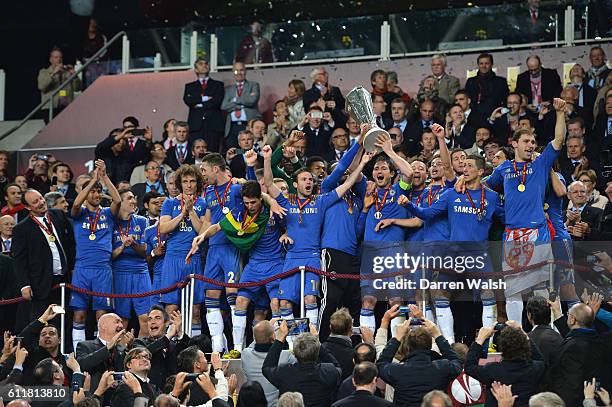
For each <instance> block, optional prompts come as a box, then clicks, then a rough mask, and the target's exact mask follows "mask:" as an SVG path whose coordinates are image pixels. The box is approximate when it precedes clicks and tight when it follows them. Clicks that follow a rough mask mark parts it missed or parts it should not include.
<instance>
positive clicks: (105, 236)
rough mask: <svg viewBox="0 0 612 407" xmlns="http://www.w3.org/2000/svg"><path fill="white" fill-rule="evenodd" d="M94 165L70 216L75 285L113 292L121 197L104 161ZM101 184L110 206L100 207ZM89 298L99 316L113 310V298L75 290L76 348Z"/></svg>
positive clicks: (83, 334)
mask: <svg viewBox="0 0 612 407" xmlns="http://www.w3.org/2000/svg"><path fill="white" fill-rule="evenodd" d="M95 166H96V169H95V170H94V171H93V177H92V179H91V180H89V181H87V182H86V183H85V184H84V186H83V189H82V190H81V192H79V194H78V195H77V197H76V198H75V199H74V203H73V204H72V210H71V215H72V219H73V228H74V238H75V241H76V263H75V265H74V272H73V274H72V285H74V286H75V287H79V288H83V289H85V290H89V291H98V292H103V293H110V292H111V291H112V285H113V284H112V279H113V271H112V268H111V253H112V237H113V229H114V226H115V217H116V215H117V213H118V212H119V207H120V205H121V197H120V196H119V192H117V188H115V186H114V185H113V183H112V182H111V180H110V179H109V178H108V175H107V174H106V164H105V163H104V161H102V160H96V162H95ZM102 186H105V187H106V189H107V190H108V191H109V193H110V195H111V198H112V200H113V201H112V203H111V206H110V207H109V208H102V207H101V206H100V202H101V201H102ZM90 300H92V309H93V310H94V311H95V312H96V318H97V319H99V318H100V317H101V316H102V315H103V314H104V313H106V312H107V311H111V310H112V309H113V307H112V304H111V300H110V298H105V297H93V299H91V298H90V296H89V295H86V294H81V293H78V292H76V291H73V292H72V294H71V297H70V306H71V307H72V308H73V309H74V319H73V322H72V343H73V349H76V344H77V343H78V342H81V341H84V340H85V321H86V320H87V310H88V308H89V301H90Z"/></svg>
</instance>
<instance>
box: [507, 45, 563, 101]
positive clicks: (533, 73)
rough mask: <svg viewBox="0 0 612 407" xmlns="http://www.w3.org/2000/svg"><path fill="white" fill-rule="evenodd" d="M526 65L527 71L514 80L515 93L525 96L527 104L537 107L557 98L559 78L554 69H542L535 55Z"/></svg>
mask: <svg viewBox="0 0 612 407" xmlns="http://www.w3.org/2000/svg"><path fill="white" fill-rule="evenodd" d="M526 65H527V71H525V72H523V73H521V74H520V75H519V76H518V78H517V80H516V92H517V93H521V94H523V95H525V96H527V103H529V104H531V105H536V106H537V105H539V104H541V103H542V102H552V100H553V99H554V98H557V97H559V95H560V94H561V78H560V77H559V74H558V73H557V71H556V70H555V69H548V68H543V67H542V61H541V60H540V57H539V56H537V55H531V56H529V57H528V58H527V61H526Z"/></svg>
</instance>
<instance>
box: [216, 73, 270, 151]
mask: <svg viewBox="0 0 612 407" xmlns="http://www.w3.org/2000/svg"><path fill="white" fill-rule="evenodd" d="M234 80H235V83H234V84H233V85H230V86H228V87H227V88H226V90H225V96H224V97H223V103H222V104H221V109H223V110H225V111H226V112H227V113H228V114H227V121H226V123H225V143H226V148H228V149H229V148H232V147H237V146H238V133H240V132H241V131H242V130H245V129H246V126H247V123H248V121H249V120H251V119H254V118H256V117H261V113H259V110H258V109H257V104H258V103H259V83H257V82H251V81H247V79H246V67H245V65H244V63H242V62H235V63H234Z"/></svg>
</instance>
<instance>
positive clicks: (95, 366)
mask: <svg viewBox="0 0 612 407" xmlns="http://www.w3.org/2000/svg"><path fill="white" fill-rule="evenodd" d="M133 340H134V335H133V334H132V333H131V332H126V331H125V330H124V329H123V321H122V320H121V317H120V316H119V315H117V314H104V315H102V316H101V317H100V319H99V320H98V337H97V338H96V339H93V340H89V341H81V342H79V343H78V344H77V347H76V351H75V356H76V359H77V362H79V365H81V369H82V370H83V371H84V372H88V373H89V374H90V375H91V388H96V387H98V383H99V382H100V378H101V377H102V373H104V372H105V371H106V370H113V371H115V372H122V371H123V370H124V364H123V360H124V357H125V349H126V348H127V347H128V346H129V345H131V343H132V341H133Z"/></svg>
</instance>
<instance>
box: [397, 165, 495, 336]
mask: <svg viewBox="0 0 612 407" xmlns="http://www.w3.org/2000/svg"><path fill="white" fill-rule="evenodd" d="M484 168H485V161H484V159H483V158H482V157H480V156H477V155H471V156H468V158H467V159H466V160H465V165H464V167H463V179H464V182H465V186H466V190H465V193H464V194H460V193H459V192H457V191H455V190H454V189H453V188H449V189H447V190H446V191H445V192H444V193H442V195H440V198H439V199H438V200H437V201H435V202H433V203H432V205H431V206H429V207H427V208H422V207H419V206H417V205H415V204H414V203H413V202H412V201H411V200H410V199H408V198H407V197H406V196H403V197H401V198H400V200H399V201H398V204H400V205H404V206H406V207H407V208H408V211H409V212H410V213H411V214H414V215H415V216H417V217H419V218H420V219H423V220H424V221H425V224H427V222H429V221H430V220H432V219H435V218H436V217H447V218H448V222H449V224H450V236H449V240H450V241H451V242H459V245H457V246H453V245H450V246H447V253H451V255H453V256H454V255H457V256H471V257H472V258H474V259H475V258H477V256H483V258H487V255H486V253H487V249H488V245H487V240H488V236H489V229H490V227H491V224H492V222H493V217H494V216H495V217H498V218H502V219H503V213H504V212H503V207H502V205H501V201H500V199H499V194H498V193H497V192H495V191H492V190H490V189H489V188H486V187H485V186H484V185H483V184H482V183H481V181H480V180H481V178H482V175H483V174H484ZM461 242H470V244H469V246H468V245H464V244H463V245H462V244H461ZM491 269H492V267H491V265H490V264H489V261H488V258H487V260H486V261H485V262H484V264H483V267H479V268H477V267H474V269H470V270H465V272H470V271H476V272H483V271H491ZM438 281H444V282H450V281H457V278H456V277H455V276H452V275H448V274H441V275H440V276H439V278H438ZM433 295H434V298H436V299H438V298H445V299H446V300H447V301H450V298H451V293H450V291H448V290H441V289H438V290H434V292H433ZM480 296H481V299H482V302H483V311H482V326H493V325H495V323H496V321H497V315H496V308H495V305H496V303H495V296H494V295H493V291H492V290H490V289H486V290H481V292H480ZM436 310H437V309H436ZM449 329H452V326H451V327H449ZM451 332H452V331H451Z"/></svg>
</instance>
